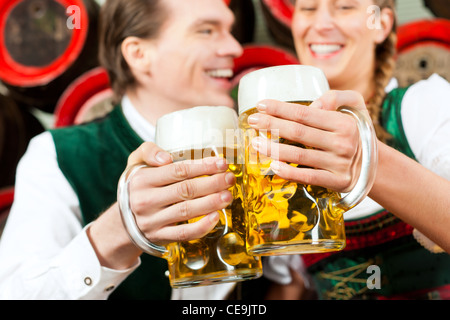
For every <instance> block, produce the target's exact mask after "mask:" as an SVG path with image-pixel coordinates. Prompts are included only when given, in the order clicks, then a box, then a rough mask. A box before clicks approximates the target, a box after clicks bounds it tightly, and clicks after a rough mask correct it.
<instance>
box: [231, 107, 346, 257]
mask: <svg viewBox="0 0 450 320" xmlns="http://www.w3.org/2000/svg"><path fill="white" fill-rule="evenodd" d="M300 103H301V104H305V105H309V104H310V103H311V102H300ZM256 111H257V110H256V109H250V110H248V111H246V112H244V113H242V114H241V115H240V117H239V126H240V127H241V128H242V129H243V130H244V132H245V133H244V135H243V145H244V146H245V155H244V156H245V165H244V179H243V181H242V188H243V192H244V197H245V208H246V213H247V223H248V225H247V232H248V233H247V242H248V251H249V253H250V254H254V255H275V254H287V253H308V252H323V251H333V250H340V249H342V248H344V246H345V232H344V221H343V215H342V213H343V212H344V211H343V210H342V209H340V208H338V207H334V206H332V205H330V204H331V202H330V201H331V200H336V199H338V198H340V197H341V195H340V193H338V192H334V191H331V190H328V189H326V188H323V187H318V186H310V185H303V184H299V183H296V182H292V181H287V180H284V179H282V178H280V177H278V176H277V175H276V174H275V173H274V172H273V171H272V170H271V169H270V164H271V162H272V159H271V158H268V157H266V156H265V155H262V154H260V153H259V152H258V151H257V150H255V149H254V148H253V147H252V144H251V140H252V139H253V138H255V137H257V136H259V132H258V130H255V129H253V128H251V127H250V126H249V125H248V123H247V118H248V116H249V115H251V114H252V113H255V112H256ZM265 135H266V138H268V139H270V138H273V137H271V136H270V133H265ZM278 142H279V143H287V144H291V145H296V146H298V147H302V148H304V147H305V146H303V145H301V144H298V143H294V142H291V141H287V140H285V139H283V138H279V139H278ZM290 165H293V166H297V167H300V165H296V164H290Z"/></svg>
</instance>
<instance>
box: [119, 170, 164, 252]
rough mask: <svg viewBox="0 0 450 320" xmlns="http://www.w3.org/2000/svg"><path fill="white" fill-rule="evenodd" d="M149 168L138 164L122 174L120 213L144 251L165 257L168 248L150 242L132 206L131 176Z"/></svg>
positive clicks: (132, 239)
mask: <svg viewBox="0 0 450 320" xmlns="http://www.w3.org/2000/svg"><path fill="white" fill-rule="evenodd" d="M146 167H147V168H148V166H147V165H146V164H137V165H133V166H131V167H129V168H128V169H127V170H125V171H124V173H123V174H122V175H121V177H120V179H119V184H118V188H117V202H118V204H119V211H120V215H121V216H122V222H123V225H124V226H125V229H126V231H127V233H128V235H129V237H130V239H131V241H132V242H133V243H134V244H135V245H136V246H137V247H138V248H139V249H141V250H142V251H144V252H146V253H148V254H150V255H152V256H156V257H159V258H163V257H164V256H165V255H166V254H167V253H168V251H167V249H166V248H165V247H162V246H158V245H156V244H154V243H152V242H150V241H149V240H148V239H147V238H146V237H145V235H144V234H143V233H142V231H141V230H140V229H139V227H138V225H137V223H136V217H135V215H134V213H133V211H132V210H131V207H130V181H131V178H133V176H134V175H135V174H136V172H138V171H139V170H140V169H142V168H146Z"/></svg>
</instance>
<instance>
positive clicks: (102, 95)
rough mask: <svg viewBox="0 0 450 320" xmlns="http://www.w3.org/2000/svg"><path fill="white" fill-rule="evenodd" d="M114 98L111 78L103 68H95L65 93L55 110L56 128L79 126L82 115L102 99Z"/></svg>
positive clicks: (78, 79) (76, 81)
mask: <svg viewBox="0 0 450 320" xmlns="http://www.w3.org/2000/svg"><path fill="white" fill-rule="evenodd" d="M111 96H112V89H111V87H110V83H109V77H108V74H107V72H106V70H105V69H103V68H102V67H97V68H94V69H92V70H90V71H88V72H86V73H84V74H83V75H81V76H80V77H78V78H77V79H76V80H75V81H74V82H73V83H72V84H71V85H69V87H68V88H67V89H66V90H65V91H64V93H63V94H62V96H61V98H60V99H59V100H58V103H57V105H56V108H55V127H64V126H69V125H73V124H77V123H79V122H81V121H79V119H80V118H81V116H80V115H83V114H85V113H86V112H87V111H88V109H89V108H90V107H92V106H93V105H94V104H95V103H97V102H99V100H101V99H108V98H110V97H111Z"/></svg>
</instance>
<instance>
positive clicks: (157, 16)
mask: <svg viewBox="0 0 450 320" xmlns="http://www.w3.org/2000/svg"><path fill="white" fill-rule="evenodd" d="M167 17H168V12H167V10H166V9H165V7H164V5H163V0H107V1H106V2H105V3H104V4H103V6H102V9H101V12H100V28H99V29H100V30H99V32H100V35H99V60H100V64H101V65H102V66H103V67H104V68H105V69H106V71H107V72H108V75H109V79H110V83H111V87H112V89H113V91H114V103H118V102H120V99H121V98H122V96H123V95H124V93H125V91H126V89H127V88H130V87H132V86H133V85H135V82H136V79H135V78H134V76H133V74H132V72H131V70H130V68H129V66H128V64H127V62H126V61H125V59H124V57H123V55H122V49H121V46H122V42H123V41H124V40H125V39H126V38H127V37H138V38H142V39H152V38H157V37H158V35H159V31H160V29H161V26H162V25H163V23H164V22H165V20H166V19H167Z"/></svg>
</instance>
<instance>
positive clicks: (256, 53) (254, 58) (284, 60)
mask: <svg viewBox="0 0 450 320" xmlns="http://www.w3.org/2000/svg"><path fill="white" fill-rule="evenodd" d="M284 64H299V61H298V59H297V57H296V56H295V55H294V54H293V53H291V52H289V51H286V50H284V49H282V48H279V47H274V46H270V45H246V46H244V52H243V54H242V55H241V56H240V57H238V58H236V59H235V60H234V73H235V74H236V75H237V74H239V73H242V72H244V71H245V70H248V69H255V68H264V67H271V66H277V65H284Z"/></svg>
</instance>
